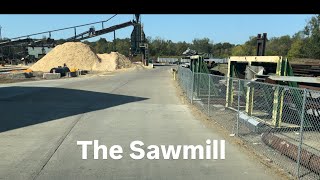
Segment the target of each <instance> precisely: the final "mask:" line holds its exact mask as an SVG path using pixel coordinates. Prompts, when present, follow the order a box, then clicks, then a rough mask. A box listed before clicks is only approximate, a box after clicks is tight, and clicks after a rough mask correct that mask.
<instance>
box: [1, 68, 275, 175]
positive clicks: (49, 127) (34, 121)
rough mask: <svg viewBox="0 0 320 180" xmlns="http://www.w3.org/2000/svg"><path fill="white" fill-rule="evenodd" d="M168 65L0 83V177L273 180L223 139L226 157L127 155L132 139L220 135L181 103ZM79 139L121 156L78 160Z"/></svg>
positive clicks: (183, 140) (199, 140)
mask: <svg viewBox="0 0 320 180" xmlns="http://www.w3.org/2000/svg"><path fill="white" fill-rule="evenodd" d="M169 70H170V68H169V67H157V68H155V69H153V70H143V69H137V70H134V71H129V72H121V73H115V74H110V75H106V76H94V77H88V78H74V79H65V80H52V81H39V82H24V83H15V84H10V85H0V111H1V113H0V117H1V118H0V123H1V127H0V144H1V146H0V157H1V160H0V179H57V180H60V179H276V177H275V176H271V175H270V174H267V173H266V172H265V169H264V167H263V166H262V165H261V164H260V163H257V162H255V161H253V160H251V159H250V158H248V157H247V155H246V154H244V153H242V152H240V151H239V150H238V149H237V147H235V146H232V145H231V144H229V143H228V142H226V159H225V160H183V159H179V160H163V159H162V158H160V160H147V159H143V160H133V159H131V158H130V156H129V154H130V153H131V152H132V151H131V150H130V147H129V144H130V142H132V141H133V140H141V141H143V142H144V143H145V144H146V145H151V144H156V145H161V144H163V145H169V144H172V145H179V144H186V145H188V144H195V145H196V144H203V145H204V144H205V140H206V139H221V136H219V135H218V134H217V133H214V132H213V131H212V130H210V129H207V127H205V126H204V125H203V124H202V123H201V121H199V120H197V119H196V117H194V116H193V115H192V114H191V113H190V111H189V110H188V107H187V106H186V105H183V104H182V103H181V102H180V100H179V98H178V97H177V96H176V89H175V87H174V85H173V81H172V80H171V76H170V73H169ZM217 118H218V117H217ZM78 140H87V141H92V140H99V143H100V144H104V145H107V146H111V145H114V144H118V145H121V146H122V147H123V151H124V153H123V156H124V157H123V158H122V159H121V160H113V159H110V157H109V159H106V160H103V159H99V160H94V159H93V148H91V146H90V147H89V148H88V159H87V160H82V159H81V147H80V146H77V144H76V142H77V141H78ZM144 147H145V146H144ZM144 149H146V148H144Z"/></svg>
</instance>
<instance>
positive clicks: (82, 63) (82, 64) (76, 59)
mask: <svg viewBox="0 0 320 180" xmlns="http://www.w3.org/2000/svg"><path fill="white" fill-rule="evenodd" d="M63 64H66V65H67V66H68V67H69V68H76V69H82V70H88V71H114V70H116V69H121V68H129V67H131V66H132V64H131V62H130V60H129V59H127V58H126V57H125V56H124V55H122V54H120V53H117V52H112V53H110V54H98V55H97V54H95V53H94V51H93V50H92V49H91V48H90V46H88V45H86V44H84V43H81V42H67V43H64V44H62V45H58V46H56V47H55V48H54V49H52V50H51V51H50V52H49V53H48V54H47V55H45V56H44V57H43V58H42V59H40V60H39V61H37V62H36V63H35V64H34V65H33V66H31V67H30V69H31V70H33V71H42V72H49V71H50V70H51V68H54V67H58V66H63Z"/></svg>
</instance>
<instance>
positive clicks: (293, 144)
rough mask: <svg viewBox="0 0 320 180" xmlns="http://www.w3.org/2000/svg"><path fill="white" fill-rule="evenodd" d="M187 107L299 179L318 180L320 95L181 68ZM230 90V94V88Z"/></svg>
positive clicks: (316, 92)
mask: <svg viewBox="0 0 320 180" xmlns="http://www.w3.org/2000/svg"><path fill="white" fill-rule="evenodd" d="M177 80H178V83H179V84H180V86H181V88H182V90H183V91H184V93H185V94H186V96H187V98H188V99H189V101H190V102H191V103H192V104H193V105H194V106H196V107H197V108H199V109H200V110H201V111H202V112H203V113H205V114H207V115H208V116H210V117H212V120H214V121H216V122H218V123H219V124H221V125H222V126H223V127H225V128H226V129H227V130H228V131H229V132H230V134H235V135H236V136H237V137H239V138H241V139H242V140H243V141H244V142H245V143H246V144H247V145H249V146H251V147H253V149H254V150H255V151H256V152H257V153H259V154H261V155H263V156H265V157H266V158H267V159H269V160H270V161H272V162H273V163H275V164H277V165H278V166H279V167H281V168H282V169H284V170H286V171H287V172H288V173H290V174H292V175H293V176H294V177H297V178H298V179H319V178H320V175H319V174H320V141H319V139H320V132H319V131H320V92H319V91H314V90H307V89H301V88H294V87H288V86H280V85H274V84H268V83H261V82H255V81H248V80H243V79H236V78H228V77H225V76H217V75H212V74H205V73H192V71H191V70H190V69H188V68H183V67H180V66H179V68H178V75H177ZM229 81H232V83H231V85H232V87H229V89H228V90H227V84H228V83H227V82H229Z"/></svg>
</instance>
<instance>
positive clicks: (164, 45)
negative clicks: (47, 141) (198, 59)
mask: <svg viewBox="0 0 320 180" xmlns="http://www.w3.org/2000/svg"><path fill="white" fill-rule="evenodd" d="M57 42H58V44H61V43H63V42H65V40H58V41H57ZM84 43H86V44H88V45H90V46H91V47H92V48H93V50H94V51H95V52H96V53H110V52H111V51H118V52H119V53H121V54H124V55H126V56H128V55H129V54H130V52H129V51H130V38H125V39H116V40H115V41H107V40H106V39H105V38H100V39H99V40H97V41H95V42H89V41H84ZM147 43H148V45H149V57H151V58H156V57H159V56H161V57H174V56H182V53H183V52H184V51H185V50H186V49H187V48H190V49H193V50H196V51H198V52H199V53H207V54H212V55H213V57H217V58H226V57H228V56H250V55H256V48H257V47H256V46H257V37H256V36H251V37H249V39H248V40H247V41H246V42H245V43H243V44H232V43H228V42H223V43H214V41H213V40H211V39H209V38H200V39H193V40H192V42H191V43H189V42H185V41H179V42H173V41H171V40H165V39H163V38H160V37H156V38H151V37H147ZM13 51H17V50H16V49H14V50H13ZM265 55H270V56H271V55H276V56H287V57H289V58H312V59H320V15H315V16H313V17H312V18H311V19H310V20H309V21H308V22H307V24H306V25H305V27H304V28H303V29H302V30H300V31H299V32H297V33H295V34H294V35H293V36H289V35H285V36H281V37H272V38H270V39H267V42H266V54H265Z"/></svg>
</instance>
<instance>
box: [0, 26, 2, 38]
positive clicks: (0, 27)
mask: <svg viewBox="0 0 320 180" xmlns="http://www.w3.org/2000/svg"><path fill="white" fill-rule="evenodd" d="M1 29H2V26H0V40H2V36H1Z"/></svg>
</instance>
